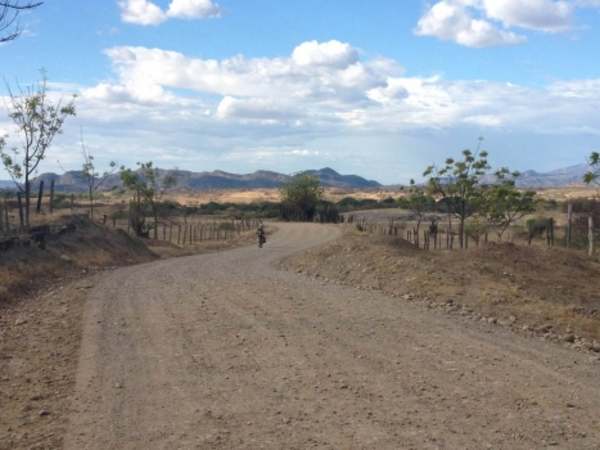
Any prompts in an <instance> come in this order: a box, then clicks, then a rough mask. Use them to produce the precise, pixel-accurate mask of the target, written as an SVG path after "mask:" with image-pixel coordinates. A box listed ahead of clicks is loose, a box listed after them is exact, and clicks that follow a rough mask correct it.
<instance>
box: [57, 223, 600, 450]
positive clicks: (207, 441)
mask: <svg viewBox="0 0 600 450" xmlns="http://www.w3.org/2000/svg"><path fill="white" fill-rule="evenodd" d="M338 235H339V232H338V230H337V229H335V228H331V227H321V226H317V225H284V226H281V229H280V231H279V232H278V233H277V234H276V235H275V236H273V238H272V239H270V241H269V243H268V244H267V246H266V247H265V248H264V249H262V250H259V249H258V248H255V247H247V248H243V249H237V250H233V251H229V252H224V253H219V254H211V255H202V256H191V257H185V258H177V259H172V260H164V261H158V262H154V263H150V264H145V265H139V266H135V267H129V268H125V269H120V270H117V271H114V272H112V273H110V274H106V275H104V276H102V277H101V278H100V279H98V280H97V283H96V285H95V287H93V288H92V289H91V290H90V291H89V296H88V300H87V303H86V305H85V311H84V327H83V342H82V351H81V358H80V361H79V365H78V371H77V377H76V390H75V394H74V397H73V411H72V414H71V417H70V425H69V427H68V431H67V435H66V440H65V448H67V449H77V450H81V449H138V448H139V449H154V448H157V449H166V448H169V449H170V448H186V449H188V448H201V449H205V448H223V449H230V448H247V449H257V448H272V449H281V448H286V449H304V448H332V449H337V448H348V449H353V448H356V449H359V448H360V449H362V448H372V449H387V448H389V449H399V448H412V449H439V448H466V449H482V448H494V449H502V448H506V449H521V448H522V449H532V448H547V447H552V448H564V449H597V448H598V447H600V432H599V431H598V430H599V429H600V388H599V387H598V379H600V378H599V377H600V364H598V362H597V359H595V358H594V359H592V358H590V356H589V355H586V354H577V353H573V352H572V351H568V350H566V349H563V348H560V347H559V346H556V345H554V344H552V343H548V342H546V341H538V340H531V339H527V338H524V337H520V336H516V335H515V334H513V333H511V332H509V331H507V330H506V329H503V328H499V327H493V326H489V325H488V324H480V323H473V322H471V321H467V320H463V319H462V318H460V317H449V316H447V315H443V314H441V315H440V314H435V313H432V312H430V311H428V310H427V309H426V308H423V307H422V306H421V305H418V304H413V303H407V302H403V301H401V300H399V299H397V298H394V297H392V296H388V295H385V294H383V293H380V292H372V291H368V292H366V291H361V290H357V289H354V288H352V287H343V286H340V285H337V284H334V283H331V282H326V281H323V280H315V279H312V278H307V277H304V276H302V275H297V274H295V273H289V272H282V271H278V270H276V269H275V268H274V267H273V265H274V263H275V262H276V261H278V260H280V259H281V258H283V257H285V256H288V255H290V254H293V253H296V252H299V251H301V250H303V249H306V248H308V247H311V246H315V245H319V244H322V243H324V242H326V241H329V240H331V239H334V238H336V237H337V236H338Z"/></svg>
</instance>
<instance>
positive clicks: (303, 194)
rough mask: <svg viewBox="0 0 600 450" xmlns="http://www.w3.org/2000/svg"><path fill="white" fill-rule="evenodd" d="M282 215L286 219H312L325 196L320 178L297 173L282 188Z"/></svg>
mask: <svg viewBox="0 0 600 450" xmlns="http://www.w3.org/2000/svg"><path fill="white" fill-rule="evenodd" d="M280 192H281V207H282V211H281V215H282V218H283V219H285V220H298V221H312V220H314V218H315V214H316V213H317V206H318V205H319V202H320V201H321V198H322V197H323V188H322V187H321V182H320V181H319V179H318V178H316V177H313V176H310V175H297V176H295V177H294V178H292V179H291V180H290V181H289V182H287V183H285V184H284V185H283V186H282V187H281V188H280Z"/></svg>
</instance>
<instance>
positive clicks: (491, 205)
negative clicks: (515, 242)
mask: <svg viewBox="0 0 600 450" xmlns="http://www.w3.org/2000/svg"><path fill="white" fill-rule="evenodd" d="M519 176H520V174H519V172H510V170H508V169H507V168H502V169H500V170H498V171H497V172H496V183H495V184H493V185H491V186H488V187H487V188H486V189H485V191H484V193H483V199H484V201H483V204H482V211H481V213H482V215H483V216H485V218H486V219H487V222H488V223H489V224H490V225H493V226H494V227H496V230H497V233H498V239H499V240H502V237H503V235H504V233H505V232H506V230H508V228H509V227H510V226H511V225H512V224H514V223H515V222H516V221H517V220H519V219H522V218H523V217H525V216H526V215H527V214H530V213H533V212H535V209H536V208H535V207H536V199H535V195H536V194H535V192H533V191H521V190H519V189H517V187H516V180H517V178H518V177H519Z"/></svg>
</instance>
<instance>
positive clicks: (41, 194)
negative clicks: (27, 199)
mask: <svg viewBox="0 0 600 450" xmlns="http://www.w3.org/2000/svg"><path fill="white" fill-rule="evenodd" d="M43 200H44V182H43V181H40V187H39V190H38V199H37V207H36V209H35V211H36V213H37V214H40V213H41V212H42V201H43Z"/></svg>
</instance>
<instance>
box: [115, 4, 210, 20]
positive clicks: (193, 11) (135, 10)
mask: <svg viewBox="0 0 600 450" xmlns="http://www.w3.org/2000/svg"><path fill="white" fill-rule="evenodd" d="M118 4H119V7H120V8H121V19H122V20H123V21H124V22H127V23H133V24H136V25H158V24H161V23H163V22H164V21H166V20H168V19H169V18H176V19H205V18H209V17H219V15H220V14H221V10H220V8H219V6H218V5H217V4H216V3H214V2H213V1H212V0H172V1H171V3H170V4H169V7H168V8H167V10H166V11H164V10H163V9H162V8H161V7H160V6H158V5H157V4H156V3H153V2H152V1H150V0H119V1H118Z"/></svg>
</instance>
